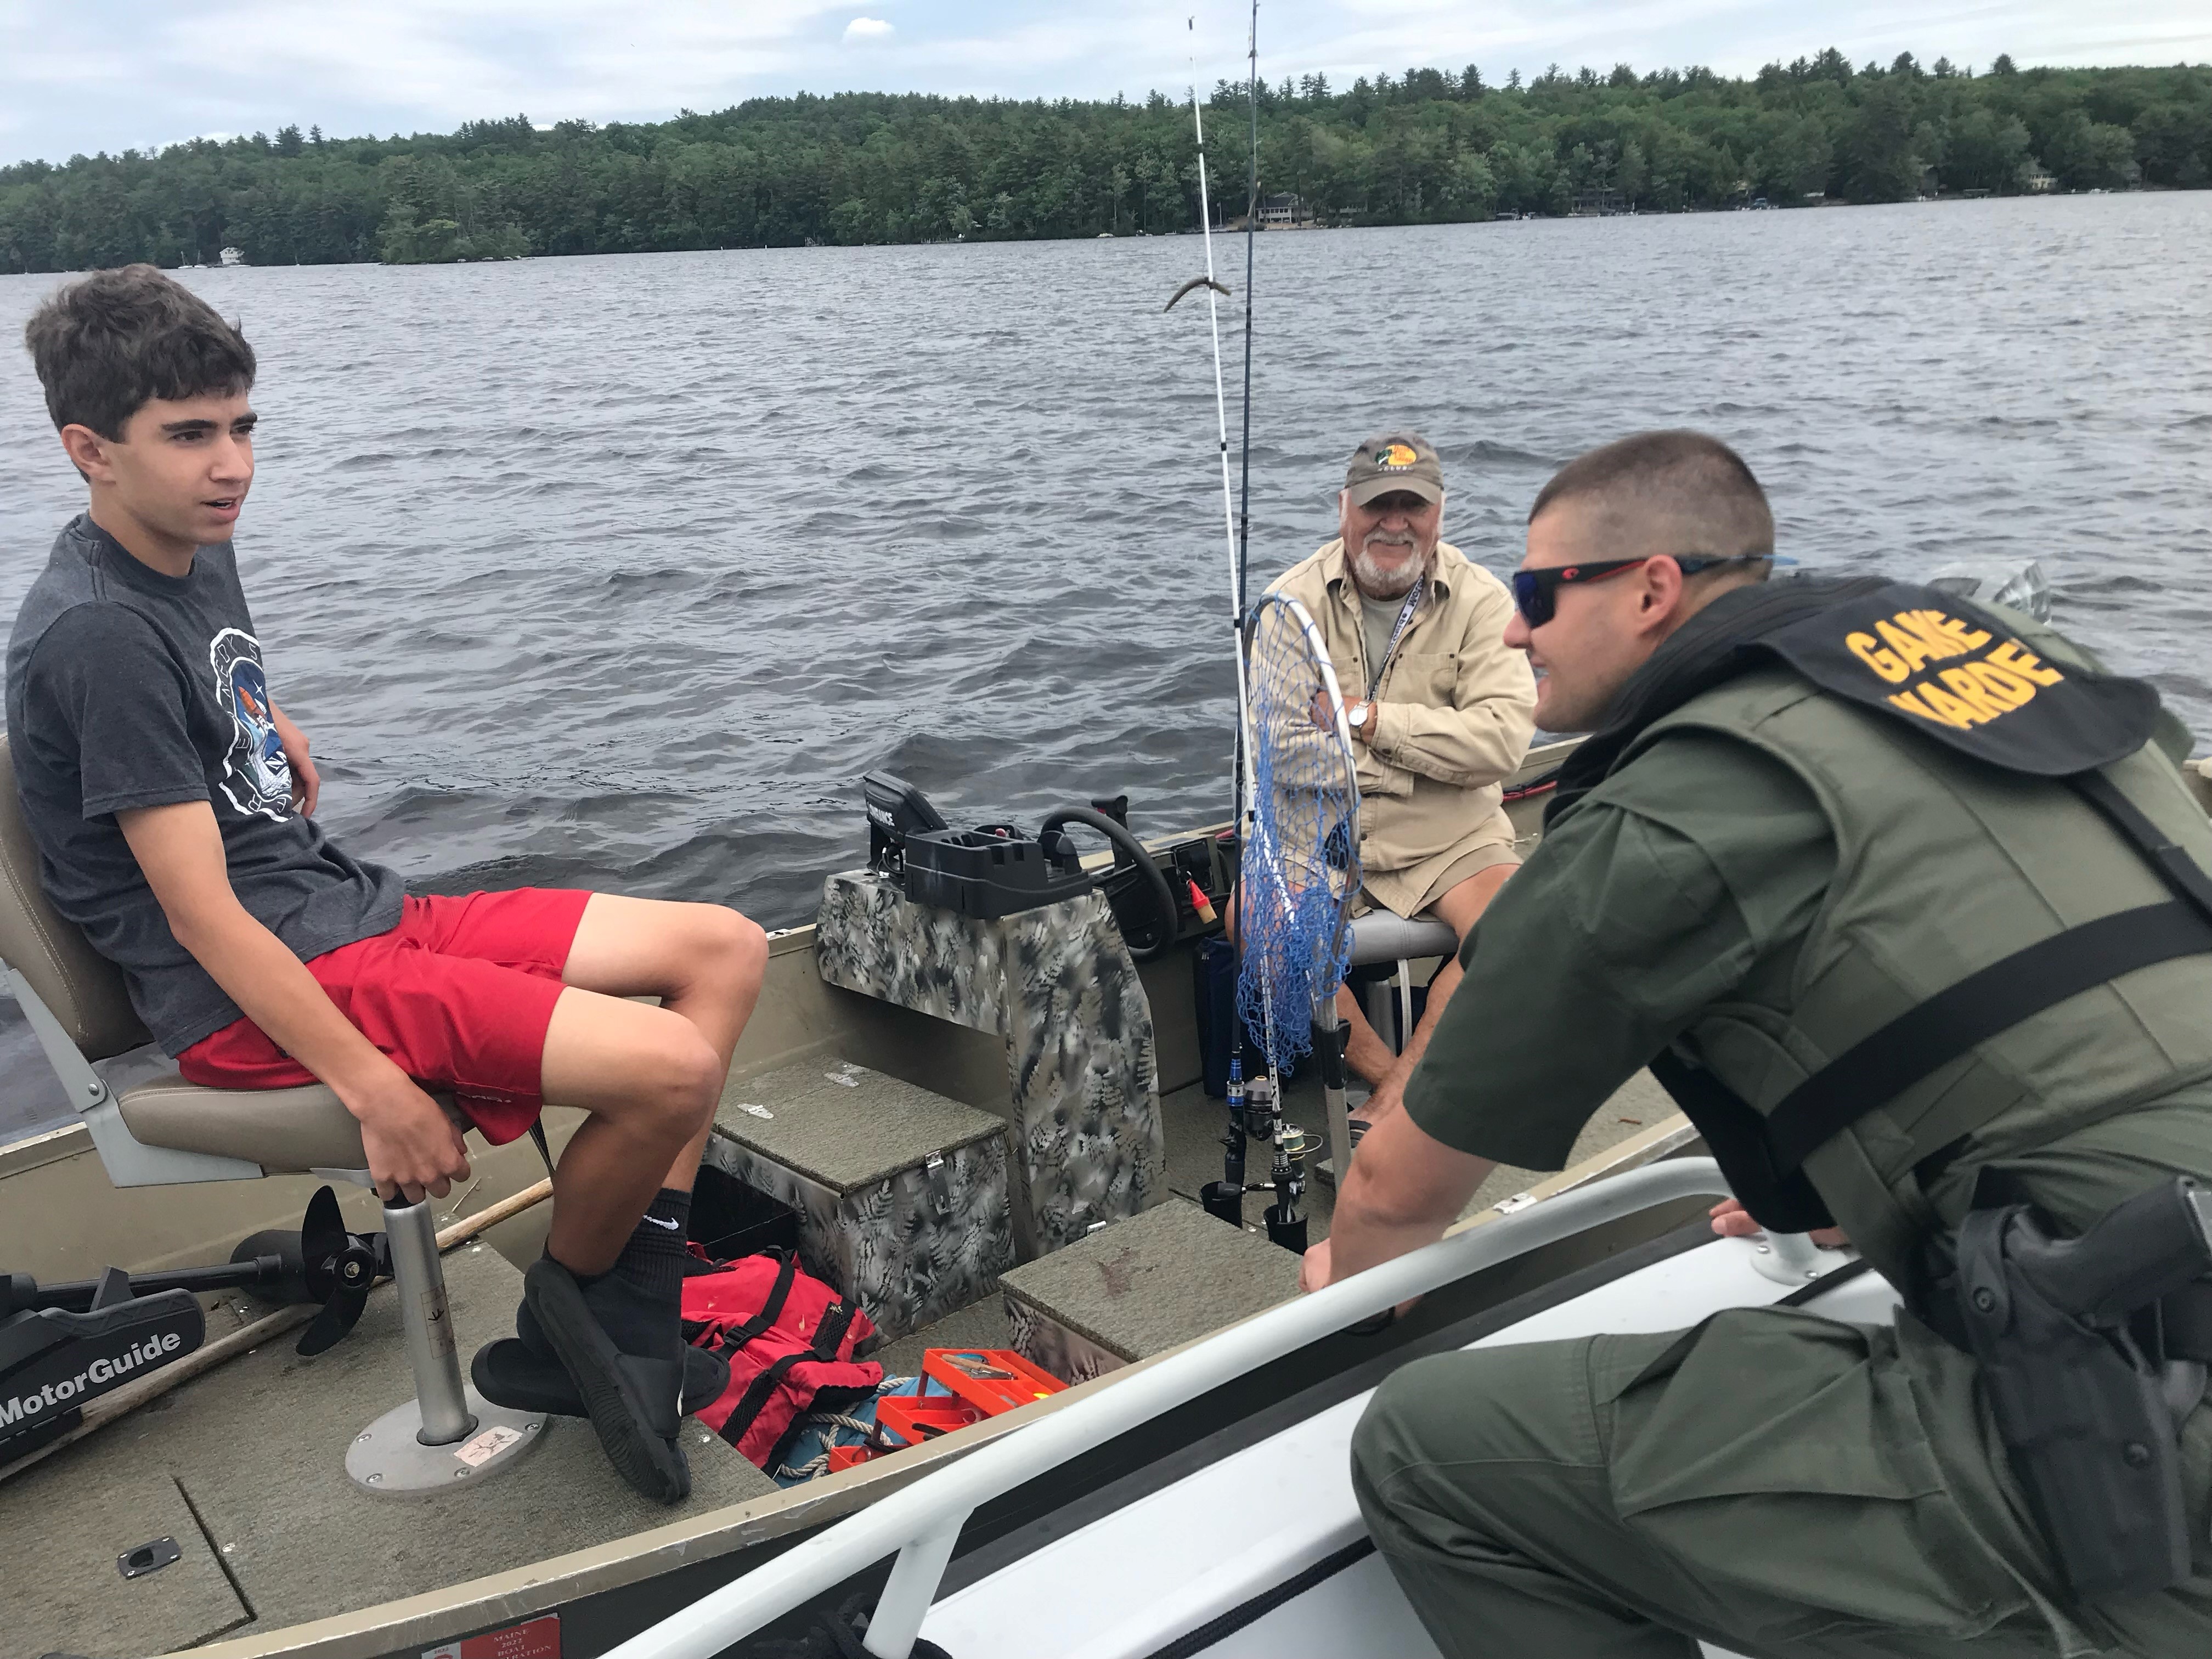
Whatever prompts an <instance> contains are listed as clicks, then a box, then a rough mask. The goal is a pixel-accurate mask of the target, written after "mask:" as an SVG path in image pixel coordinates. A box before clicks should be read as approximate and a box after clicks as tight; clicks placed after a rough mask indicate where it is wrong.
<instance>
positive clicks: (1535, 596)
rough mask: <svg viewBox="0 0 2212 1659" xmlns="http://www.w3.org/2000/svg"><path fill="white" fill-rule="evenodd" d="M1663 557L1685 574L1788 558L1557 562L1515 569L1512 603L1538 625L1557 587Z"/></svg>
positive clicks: (1551, 607)
mask: <svg viewBox="0 0 2212 1659" xmlns="http://www.w3.org/2000/svg"><path fill="white" fill-rule="evenodd" d="M1666 558H1671V559H1673V560H1674V562H1675V563H1676V564H1677V565H1679V566H1680V567H1681V571H1682V574H1684V575H1685V576H1694V575H1696V574H1698V573H1699V571H1700V570H1711V569H1712V568H1714V567H1715V566H1717V565H1723V564H1753V563H1756V562H1759V561H1760V560H1764V559H1774V562H1775V563H1777V564H1783V563H1787V562H1788V561H1786V560H1783V559H1775V558H1774V555H1772V554H1771V553H1731V554H1729V555H1728V556H1726V557H1724V558H1707V557H1706V556H1704V555H1703V554H1699V553H1689V554H1674V553H1646V554H1645V555H1644V556H1643V557H1642V558H1640V559H1600V560H1598V561H1597V562H1595V563H1592V564H1557V565H1552V566H1549V567H1547V568H1542V569H1537V570H1516V571H1515V572H1514V573H1513V603H1514V605H1515V606H1516V608H1517V609H1518V610H1519V611H1520V612H1521V617H1522V621H1524V622H1526V623H1528V626H1529V627H1531V628H1541V627H1542V626H1543V625H1544V624H1545V623H1547V622H1549V621H1551V620H1552V618H1553V616H1554V615H1556V614H1557V613H1558V611H1559V590H1560V589H1561V588H1562V587H1565V586H1566V585H1567V584H1568V583H1570V582H1600V581H1603V580H1605V579H1606V578H1607V576H1618V575H1619V574H1620V573H1621V572H1622V571H1624V570H1633V569H1635V568H1636V567H1637V566H1638V565H1639V564H1649V563H1650V562H1651V561H1652V560H1654V559H1666Z"/></svg>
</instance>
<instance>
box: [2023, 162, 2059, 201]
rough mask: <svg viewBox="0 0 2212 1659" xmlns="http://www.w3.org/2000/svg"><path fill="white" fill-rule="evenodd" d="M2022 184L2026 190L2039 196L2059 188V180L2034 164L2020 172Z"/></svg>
mask: <svg viewBox="0 0 2212 1659" xmlns="http://www.w3.org/2000/svg"><path fill="white" fill-rule="evenodd" d="M2020 182H2021V186H2022V187H2023V188H2024V189H2026V190H2027V191H2031V192H2033V194H2035V195H2038V196H2041V195H2044V194H2045V193H2047V192H2048V191H2053V190H2056V189H2057V188H2058V180H2057V179H2054V178H2052V177H2051V175H2050V173H2046V172H2045V170H2044V169H2043V168H2041V167H2037V166H2034V165H2033V164H2032V163H2031V164H2030V165H2029V166H2027V167H2022V168H2021V170H2020Z"/></svg>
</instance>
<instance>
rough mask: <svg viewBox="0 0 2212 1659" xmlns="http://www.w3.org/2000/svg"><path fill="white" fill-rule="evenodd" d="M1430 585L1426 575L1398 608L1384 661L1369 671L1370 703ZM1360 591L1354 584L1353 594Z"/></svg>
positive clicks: (1384, 653)
mask: <svg viewBox="0 0 2212 1659" xmlns="http://www.w3.org/2000/svg"><path fill="white" fill-rule="evenodd" d="M1428 585H1429V579H1428V578H1427V577H1426V576H1423V577H1422V578H1421V579H1420V580H1419V581H1417V582H1415V583H1414V584H1413V591H1412V592H1409V593H1407V595H1406V603H1405V604H1403V605H1400V606H1399V607H1398V621H1397V623H1396V625H1395V626H1394V627H1393V628H1392V629H1390V643H1389V644H1388V645H1386V646H1384V647H1383V660H1382V661H1380V662H1378V663H1376V664H1373V665H1371V666H1370V667H1369V669H1368V671H1367V696H1368V699H1369V700H1370V702H1371V701H1373V699H1374V696H1375V688H1376V686H1378V685H1380V684H1383V670H1384V669H1385V668H1387V667H1389V665H1390V659H1391V658H1393V657H1395V656H1396V655H1397V654H1398V641H1401V640H1402V639H1404V638H1405V637H1406V630H1407V629H1408V628H1409V627H1411V626H1412V625H1413V612H1415V611H1418V610H1419V609H1420V608H1421V590H1422V589H1423V588H1425V587H1426V586H1428ZM1358 591H1359V586H1358V583H1357V582H1355V583H1353V584H1352V592H1355V593H1357V592H1358Z"/></svg>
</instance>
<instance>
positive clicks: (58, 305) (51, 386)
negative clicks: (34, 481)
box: [23, 265, 255, 439]
mask: <svg viewBox="0 0 2212 1659" xmlns="http://www.w3.org/2000/svg"><path fill="white" fill-rule="evenodd" d="M23 343H24V344H25V345H27V346H28V347H29V348H30V349H31V361H32V362H33V364H34V365H35V366H36V367H37V368H38V371H39V383H40V385H41V386H44V387H45V388H46V412H47V413H48V414H49V415H51V416H53V417H54V425H55V426H56V427H57V428H60V427H65V426H86V427H90V428H92V429H93V430H94V432H97V433H98V434H100V436H101V437H103V438H112V439H120V438H121V437H122V435H123V428H124V427H125V424H127V423H128V422H129V421H130V419H131V416H133V415H136V414H137V412H138V411H139V410H141V409H143V407H144V406H145V405H146V404H147V403H148V401H149V400H150V399H152V398H161V399H163V400H165V401H170V402H174V401H178V400H180V399H183V398H203V397H206V396H208V395H210V394H211V393H212V394H214V395H216V396H219V397H227V396H230V395H232V394H234V393H236V392H245V391H247V390H249V389H251V388H252V385H253V374H254V368H255V365H254V361H253V348H252V346H250V345H248V344H246V337H245V336H244V335H243V334H241V333H240V332H239V331H238V330H237V328H236V327H234V325H231V324H229V323H226V322H225V321H223V319H222V318H221V317H219V316H217V315H216V312H215V308H214V307H212V306H210V305H209V304H208V302H207V301H204V300H203V299H201V298H200V297H199V295H197V294H195V293H193V292H192V291H191V289H188V288H186V287H185V286H184V285H183V284H182V283H178V282H176V281H174V280H173V279H172V278H170V277H167V276H163V275H162V274H161V272H160V271H158V270H155V269H154V267H153V266H151V265H125V266H123V267H122V268H121V269H119V270H101V271H95V272H94V273H93V275H91V276H87V277H85V278H83V279H82V281H79V282H75V283H70V285H69V286H68V287H66V288H64V289H58V290H57V291H56V292H55V293H54V294H53V295H51V296H50V297H49V298H48V299H47V301H46V303H45V304H44V305H42V306H40V307H39V308H38V309H37V310H36V311H34V312H33V313H31V320H30V322H29V323H28V324H27V325H25V326H24V329H23Z"/></svg>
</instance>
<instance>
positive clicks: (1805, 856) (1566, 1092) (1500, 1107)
mask: <svg viewBox="0 0 2212 1659" xmlns="http://www.w3.org/2000/svg"><path fill="white" fill-rule="evenodd" d="M1834 870H1835V848H1834V842H1833V841H1832V837H1831V834H1830V831H1829V828H1828V824H1827V821H1826V817H1824V816H1823V815H1822V813H1821V811H1820V807H1819V805H1817V804H1816V803H1815V801H1814V798H1813V795H1812V793H1811V792H1810V791H1809V790H1808V788H1807V787H1805V785H1804V784H1803V783H1802V782H1801V781H1799V780H1798V779H1797V778H1796V776H1794V775H1792V774H1791V773H1790V771H1789V770H1788V769H1786V768H1784V766H1782V765H1781V764H1780V763H1778V762H1777V761H1775V760H1773V759H1771V757H1767V756H1765V755H1764V754H1761V753H1760V752H1759V750H1756V749H1753V747H1751V746H1750V745H1749V744H1742V743H1736V742H1733V741H1731V740H1729V738H1723V737H1718V736H1715V735H1712V734H1710V733H1705V732H1695V731H1690V732H1674V733H1669V734H1667V735H1665V736H1662V738H1660V739H1659V740H1658V741H1657V742H1656V743H1655V744H1653V745H1652V747H1651V748H1650V750H1649V752H1647V753H1646V754H1644V755H1642V756H1639V757H1638V758H1637V759H1636V760H1635V762H1634V763H1632V764H1631V765H1628V766H1626V767H1624V768H1622V769H1620V770H1619V771H1617V772H1615V773H1614V774H1613V775H1612V776H1611V777H1610V778H1609V779H1608V780H1607V783H1606V786H1605V787H1604V789H1603V791H1602V792H1601V793H1595V794H1593V795H1592V796H1590V797H1589V798H1587V799H1585V800H1583V802H1582V803H1580V804H1579V805H1577V806H1576V807H1575V808H1574V809H1573V810H1572V811H1569V812H1567V813H1565V814H1563V815H1562V821H1561V822H1560V823H1559V825H1558V826H1557V828H1556V829H1552V830H1549V831H1547V833H1546V835H1545V837H1544V839H1543V841H1542V842H1541V843H1540V844H1539V846H1538V847H1537V849H1536V851H1535V852H1534V854H1532V855H1531V856H1530V857H1529V859H1528V862H1527V864H1525V865H1524V866H1522V869H1521V870H1520V871H1519V872H1517V873H1516V874H1515V876H1514V877H1513V878H1512V879H1511V880H1510V881H1509V882H1507V883H1506V884H1505V885H1504V887H1503V888H1501V889H1500V890H1499V891H1498V896H1497V898H1496V899H1494V900H1493V901H1492V903H1491V906H1490V908H1489V909H1488V910H1487V911H1486V912H1485V913H1484V915H1483V918H1482V921H1480V923H1479V924H1478V925H1477V926H1476V927H1475V930H1474V933H1472V934H1471V935H1469V937H1468V941H1467V944H1466V945H1465V946H1464V948H1463V949H1462V951H1461V953H1460V960H1461V963H1462V966H1463V967H1464V968H1465V969H1466V973H1467V977H1466V979H1465V980H1464V981H1462V983H1461V985H1460V987H1459V988H1458V990H1457V991H1456V992H1455V993H1454V994H1453V996H1452V1000H1451V1001H1450V1002H1449V1004H1447V1005H1446V1006H1445V1008H1444V1011H1443V1015H1442V1016H1441V1017H1440V1018H1439V1019H1438V1021H1437V1030H1436V1032H1435V1034H1434V1036H1432V1037H1431V1040H1430V1043H1429V1048H1428V1052H1427V1054H1425V1056H1424V1057H1423V1059H1422V1060H1421V1063H1420V1065H1419V1066H1418V1067H1417V1068H1416V1069H1415V1070H1414V1073H1413V1078H1412V1079H1411V1080H1410V1081H1409V1082H1408V1084H1407V1088H1406V1109H1407V1111H1408V1112H1409V1113H1411V1114H1412V1115H1413V1121H1414V1122H1415V1123H1417V1124H1419V1126H1420V1127H1421V1128H1422V1129H1423V1130H1425V1132H1426V1133H1429V1134H1430V1135H1431V1136H1433V1137H1435V1138H1436V1139H1438V1140H1440V1141H1442V1142H1443V1143H1444V1145H1446V1146H1453V1147H1456V1148H1458V1149H1459V1150H1460V1151H1462V1152H1472V1153H1474V1154H1475V1155H1476V1156H1478V1157H1481V1158H1493V1159H1495V1160H1497V1161H1498V1162H1499V1163H1501V1164H1514V1165H1516V1166H1517V1167H1519V1168H1522V1169H1526V1170H1557V1169H1560V1168H1562V1167H1564V1166H1565V1163H1566V1160H1567V1156H1568V1153H1569V1152H1571V1150H1572V1148H1573V1146H1574V1143H1575V1138H1576V1136H1577V1134H1578V1133H1580V1132H1581V1129H1582V1127H1583V1124H1585V1123H1586V1122H1588V1121H1589V1117H1590V1115H1591V1114H1592V1113H1593V1112H1595V1111H1596V1110H1597V1109H1598V1108H1599V1107H1600V1106H1602V1105H1603V1104H1604V1103H1605V1102H1606V1100H1607V1098H1608V1097H1610V1096H1611V1095H1612V1093H1613V1091H1614V1090H1615V1089H1617V1088H1619V1087H1620V1085H1622V1084H1623V1083H1625V1082H1626V1081H1627V1080H1628V1079H1629V1078H1630V1077H1632V1076H1633V1075H1634V1074H1635V1073H1636V1072H1637V1070H1638V1068H1639V1067H1641V1066H1644V1065H1645V1064H1646V1063H1647V1062H1649V1061H1650V1059H1651V1057H1652V1056H1653V1055H1654V1054H1657V1053H1658V1052H1659V1051H1660V1050H1661V1049H1662V1048H1664V1047H1666V1045H1667V1044H1668V1042H1672V1041H1673V1040H1674V1038H1675V1037H1676V1036H1679V1035H1680V1033H1681V1032H1682V1031H1683V1030H1685V1029H1686V1028H1687V1027H1688V1026H1689V1025H1690V1024H1692V1023H1693V1022H1694V1021H1695V1020H1696V1019H1697V1018H1698V1017H1699V1014H1700V1013H1701V1012H1703V1011H1705V1009H1706V1008H1708V1007H1711V1006H1713V1005H1714V1004H1716V1003H1731V1004H1735V1005H1736V1006H1746V1005H1748V1006H1751V1007H1753V1008H1758V1007H1765V1008H1771V1009H1773V1010H1774V1011H1775V1018H1776V1020H1777V1023H1778V1024H1781V1023H1784V1022H1786V1018H1787V1013H1788V1011H1789V1009H1790V1000H1789V999H1790V969H1791V967H1792V966H1793V964H1794V962H1795V958H1796V951H1797V950H1798V947H1799V945H1800V943H1801V941H1802V939H1803V938H1804V935H1805V933H1806V931H1807V929H1808V927H1810V926H1811V924H1812V921H1813V919H1814V913H1815V912H1816V910H1817V909H1818V908H1819V907H1820V902H1821V901H1822V899H1823V898H1824V897H1825V896H1826V889H1827V886H1828V884H1829V882H1830V879H1831V878H1832V875H1833V873H1834ZM2208 1115H2212V1085H2206V1084H2197V1085H2191V1086H2190V1087H2188V1088H2185V1089H2181V1090H2178V1091H2175V1092H2174V1093H2172V1094H2171V1095H2168V1096H2167V1097H2166V1098H2164V1099H2163V1100H2160V1101H2155V1102H2152V1103H2147V1104H2144V1105H2141V1106H2138V1107H2136V1108H2135V1109H2133V1110H2130V1111H2129V1112H2127V1113H2124V1114H2123V1115H2119V1116H2116V1117H2114V1118H2112V1119H2110V1120H2108V1121H2106V1122H2104V1123H2101V1124H2098V1125H2095V1126H2093V1127H2089V1128H2086V1129H2082V1130H2080V1131H2077V1132H2075V1133H2072V1134H2069V1135H2066V1136H2064V1137H2063V1138H2060V1139H2054V1140H2052V1141H2051V1142H2049V1143H2047V1144H2045V1145H2044V1146H2039V1147H2037V1148H2035V1149H2034V1150H2033V1151H2032V1152H2020V1153H2016V1154H2015V1155H2013V1156H2011V1157H2008V1158H2002V1159H1999V1160H1996V1162H1997V1163H1998V1164H2001V1165H2002V1166H2003V1167H2006V1168H2008V1169H2010V1170H2013V1171H2015V1173H2017V1174H2018V1175H2019V1176H2022V1177H2023V1178H2025V1179H2026V1180H2027V1182H2028V1183H2029V1185H2030V1187H2031V1188H2032V1189H2033V1192H2034V1194H2035V1196H2036V1198H2037V1200H2038V1201H2039V1203H2041V1204H2042V1205H2043V1206H2044V1207H2045V1209H2047V1210H2049V1211H2050V1212H2051V1213H2053V1214H2054V1215H2055V1216H2057V1218H2059V1219H2061V1220H2062V1221H2063V1222H2066V1223H2067V1224H2069V1225H2072V1226H2076V1227H2079V1226H2086V1225H2088V1224H2089V1223H2090V1222H2092V1221H2093V1220H2095V1219H2096V1218H2098V1217H2100V1216H2101V1215H2102V1214H2103V1213H2104V1212H2106V1210H2108V1209H2110V1208H2111V1207H2112V1206H2113V1205H2115V1204H2117V1203H2118V1202H2120V1201H2121V1200H2124V1199H2126V1198H2128V1197H2130V1196H2131V1195H2132V1194H2135V1193H2136V1192H2139V1191H2141V1190H2142V1188H2144V1187H2146V1186H2148V1185H2149V1184H2150V1183H2151V1182H2154V1181H2156V1180H2157V1179H2159V1178H2160V1176H2161V1175H2163V1174H2165V1173H2167V1172H2171V1171H2173V1170H2180V1171H2183V1172H2185V1173H2189V1174H2192V1175H2195V1176H2197V1177H2198V1178H2200V1179H2203V1180H2208V1181H2212V1134H2208V1133H2207V1132H2206V1124H2207V1121H2208ZM1944 1185H1945V1186H1946V1187H1947V1188H1948V1187H1949V1186H1954V1185H1955V1186H1956V1188H1957V1190H1955V1191H1952V1190H1938V1191H1932V1192H1931V1193H1930V1194H1929V1196H1930V1197H1931V1198H1932V1199H1934V1200H1936V1203H1937V1205H1938V1207H1939V1208H1940V1209H1941V1210H1942V1211H1943V1212H1946V1213H1947V1214H1948V1215H1951V1216H1953V1217H1954V1218H1955V1216H1956V1214H1957V1213H1959V1212H1963V1211H1964V1210H1965V1208H1966V1206H1967V1204H1968V1203H1969V1202H1970V1201H1971V1182H1970V1179H1969V1178H1967V1177H1966V1176H1964V1175H1963V1174H1962V1175H1961V1176H1960V1179H1959V1180H1958V1181H1957V1182H1947V1183H1944Z"/></svg>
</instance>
